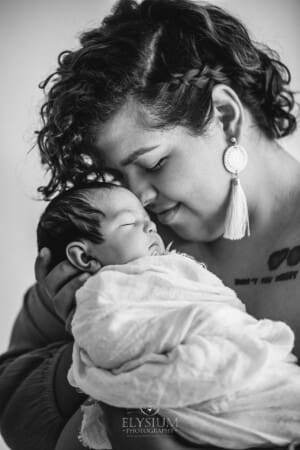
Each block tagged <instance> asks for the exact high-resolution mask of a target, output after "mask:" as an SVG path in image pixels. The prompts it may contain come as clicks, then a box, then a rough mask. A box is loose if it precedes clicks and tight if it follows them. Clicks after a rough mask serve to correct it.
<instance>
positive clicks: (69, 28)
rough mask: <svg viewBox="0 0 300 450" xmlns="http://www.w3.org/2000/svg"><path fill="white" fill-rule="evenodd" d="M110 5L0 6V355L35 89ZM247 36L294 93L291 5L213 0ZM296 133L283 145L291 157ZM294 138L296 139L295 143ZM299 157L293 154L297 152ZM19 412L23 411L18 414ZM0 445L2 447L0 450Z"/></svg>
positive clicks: (27, 251) (22, 228) (11, 297)
mask: <svg viewBox="0 0 300 450" xmlns="http://www.w3.org/2000/svg"><path fill="white" fill-rule="evenodd" d="M113 3H114V2H113V1H112V0H52V1H49V0H26V1H22V0H1V3H0V35H1V36H0V55H1V59H0V64H1V70H0V204H1V212H0V239H1V241H0V248H1V254H2V257H1V271H0V277H1V278H0V282H1V284H0V285H1V305H0V352H2V351H4V350H5V348H6V346H7V343H8V338H9V333H10V330H11V327H12V323H13V320H14V318H15V316H16V313H17V311H18V309H19V308H20V305H21V301H22V294H23V293H24V291H25V289H26V288H27V287H28V286H29V285H30V284H31V283H32V282H33V281H34V273H33V264H34V260H35V255H36V243H35V228H36V224H37V221H38V218H39V215H40V213H41V211H42V210H43V208H44V206H45V205H44V203H43V202H41V201H36V200H35V198H36V188H37V186H38V185H39V184H41V182H42V177H43V172H42V170H41V168H40V165H39V159H38V154H37V153H38V152H37V150H36V149H34V150H33V151H32V152H31V153H28V152H29V149H30V148H31V146H32V145H33V143H34V130H35V129H36V128H37V127H38V124H39V117H38V110H39V107H40V105H41V103H42V92H41V91H40V90H39V89H38V87H37V86H38V83H39V82H40V81H41V80H43V79H44V78H45V77H46V76H47V75H48V74H49V73H50V72H51V71H53V70H54V69H55V67H56V59H57V55H58V53H59V52H60V51H62V50H64V49H69V48H71V49H72V48H76V46H77V36H78V34H79V33H80V31H83V30H85V29H86V28H90V27H93V26H94V25H96V24H97V23H99V21H100V20H101V18H102V17H103V16H104V15H105V14H106V13H107V12H108V11H109V10H110V8H111V6H112V5H113ZM215 3H217V4H219V5H221V6H224V7H226V8H228V9H229V10H230V11H232V12H233V13H235V14H237V15H238V16H239V17H240V18H241V19H242V20H243V21H244V22H245V23H246V24H247V25H248V26H249V29H250V30H251V32H252V33H251V34H252V36H254V37H255V39H257V40H261V41H263V42H265V43H267V44H269V45H270V46H272V47H274V48H275V49H276V50H278V51H279V52H280V54H281V56H282V60H283V61H284V62H285V63H287V65H288V66H289V68H290V70H291V72H292V76H293V78H292V87H293V88H294V89H295V90H299V91H300V65H299V58H298V52H299V49H298V48H297V47H298V46H299V42H300V39H299V38H300V32H299V17H300V2H299V1H298V0H264V1H261V0H219V1H216V2H215ZM299 136H300V133H299V132H297V134H296V135H294V138H293V139H291V138H288V139H286V140H285V142H284V145H285V146H286V148H287V149H288V150H289V151H291V152H292V153H293V154H295V155H296V152H297V147H296V142H298V145H299ZM297 138H298V139H297ZM299 155H300V149H299ZM25 407H26V406H25ZM1 445H2V447H1ZM5 448H6V447H5V445H4V444H1V442H0V450H1V449H5Z"/></svg>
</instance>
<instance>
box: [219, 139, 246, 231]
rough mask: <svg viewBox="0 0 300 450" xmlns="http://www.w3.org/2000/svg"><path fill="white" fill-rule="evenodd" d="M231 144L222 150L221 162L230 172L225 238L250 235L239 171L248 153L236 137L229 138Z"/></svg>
mask: <svg viewBox="0 0 300 450" xmlns="http://www.w3.org/2000/svg"><path fill="white" fill-rule="evenodd" d="M231 143H232V145H231V146H230V147H228V148H227V149H226V150H225V152H224V157H223V163H224V167H225V169H226V170H227V171H228V172H229V173H231V174H232V179H231V186H230V198H229V203H228V208H227V212H226V218H225V232H224V235H223V237H224V238H225V239H231V240H237V239H242V238H243V237H244V236H245V235H247V236H250V226H249V213H248V206H247V199H246V195H245V192H244V190H243V188H242V186H241V182H240V179H239V177H238V175H239V173H240V172H242V171H243V170H244V169H245V167H246V165H247V162H248V155H247V152H246V150H245V149H244V147H242V146H241V145H238V144H237V142H236V138H234V137H233V138H231Z"/></svg>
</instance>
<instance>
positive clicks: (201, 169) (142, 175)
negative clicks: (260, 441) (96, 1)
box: [0, 0, 300, 450]
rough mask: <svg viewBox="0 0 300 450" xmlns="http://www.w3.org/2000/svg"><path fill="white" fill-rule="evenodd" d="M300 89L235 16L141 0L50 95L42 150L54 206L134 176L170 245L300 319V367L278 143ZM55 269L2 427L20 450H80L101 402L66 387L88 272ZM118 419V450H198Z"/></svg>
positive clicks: (284, 162)
mask: <svg viewBox="0 0 300 450" xmlns="http://www.w3.org/2000/svg"><path fill="white" fill-rule="evenodd" d="M289 78H290V77H289V72H288V69H287V68H286V67H285V66H284V65H283V64H282V63H281V62H280V61H279V60H278V57H277V56H276V55H275V54H272V53H270V52H269V51H268V50H267V49H262V48H258V47H256V46H255V45H254V44H253V42H252V41H251V40H250V38H249V36H248V34H247V31H246V30H245V28H244V27H243V26H242V25H241V23H240V22H239V21H237V20H236V19H235V18H234V17H232V16H230V15H228V14H227V13H225V12H224V11H222V10H221V9H218V8H215V7H213V6H209V5H198V6H197V5H196V4H195V3H192V2H190V1H189V0H176V1H173V0H157V1H155V0H144V1H143V2H142V3H141V4H140V5H138V4H136V3H135V2H133V1H129V0H125V1H122V2H120V4H119V5H118V7H117V8H116V9H115V10H114V12H113V13H112V15H110V16H108V17H106V19H105V20H104V22H103V24H102V26H101V27H100V28H97V29H94V30H91V31H89V32H87V33H85V34H83V35H82V38H81V46H80V48H79V49H78V50H77V51H74V52H64V53H63V54H61V56H60V61H59V67H58V70H57V72H56V73H55V74H54V75H52V76H50V77H49V78H48V79H47V80H46V81H45V82H44V83H43V87H44V88H46V87H48V86H49V91H48V94H47V95H48V97H47V102H46V103H45V105H44V107H43V108H42V117H43V120H44V126H43V127H42V129H41V130H40V131H39V133H38V144H39V148H40V151H41V155H42V161H43V163H44V164H45V165H46V167H48V169H49V170H50V175H51V178H50V182H49V184H48V185H47V186H45V187H44V188H42V189H41V192H42V193H43V194H44V196H45V198H50V197H51V196H52V195H54V194H55V192H57V191H58V190H61V189H65V188H66V187H68V186H69V185H72V184H76V183H79V182H81V181H82V180H84V179H86V178H91V177H101V175H102V174H105V173H107V172H108V171H109V172H110V173H111V174H114V175H115V176H118V177H121V178H122V179H123V181H124V183H125V184H126V185H127V186H128V187H129V188H130V189H131V190H132V191H133V192H134V193H135V194H136V195H137V196H138V197H139V198H140V199H141V200H142V202H143V204H144V205H145V206H146V207H147V208H148V209H149V211H150V212H151V213H153V215H154V216H155V218H156V220H157V222H158V224H161V230H160V232H163V233H164V236H165V239H166V241H168V240H170V239H172V240H173V241H174V247H176V248H177V249H178V250H179V251H183V252H186V253H189V254H191V255H193V256H194V257H195V258H196V259H198V260H199V261H204V262H205V263H206V264H207V265H208V267H209V269H210V270H211V271H213V272H215V273H216V274H217V275H218V276H219V277H221V278H222V280H223V281H224V283H225V284H227V285H228V286H230V287H233V288H234V289H235V290H236V291H237V293H238V296H239V297H240V298H241V299H242V300H243V301H244V303H245V304H246V307H247V310H248V312H249V313H251V314H253V315H255V316H256V317H258V318H263V317H268V318H271V319H275V320H276V319H280V320H284V321H285V322H287V323H288V324H289V325H290V326H291V327H292V328H293V330H294V332H295V335H296V342H295V353H296V354H297V355H298V356H300V322H299V317H300V314H299V312H300V311H299V310H300V306H299V302H297V292H298V290H299V286H300V282H299V279H300V278H299V277H298V270H299V263H300V246H299V240H300V231H299V221H300V217H299V215H300V212H299V211H300V208H299V205H300V187H299V183H298V180H299V176H300V164H299V163H297V162H296V161H295V160H294V159H292V158H291V157H290V156H289V155H288V154H287V153H286V152H285V151H284V150H283V149H282V148H281V147H280V145H279V144H278V142H277V141H276V140H275V139H276V138H280V137H282V136H286V135H288V134H290V133H292V132H293V131H294V129H295V128H296V119H295V116H294V115H293V107H294V97H293V94H292V93H291V91H290V90H289V88H288V83H289ZM51 82H52V85H51ZM50 261H51V255H50V254H49V252H48V251H47V249H44V251H43V252H42V254H41V255H40V256H39V257H38V259H37V263H36V275H37V285H36V286H34V287H33V288H32V289H31V290H30V291H29V292H28V293H27V296H26V297H25V305H24V308H23V310H22V311H21V313H20V315H19V317H18V319H17V322H16V324H15V327H14V331H13V335H12V339H11V347H10V351H9V352H8V353H7V354H5V355H3V357H2V361H1V370H2V377H1V384H0V389H1V400H2V401H1V405H2V407H1V430H2V433H3V435H4V438H5V439H6V440H7V442H8V444H9V445H10V446H11V447H12V448H16V449H19V448H22V449H23V450H24V449H26V448H31V449H34V448H44V449H47V448H49V449H52V448H54V447H55V444H56V442H57V439H58V436H59V435H60V439H59V441H58V443H57V448H58V449H62V448H75V446H76V445H77V440H76V436H74V429H76V428H77V429H78V424H79V422H80V412H79V411H78V407H79V405H80V404H81V403H82V402H83V401H84V398H85V397H84V396H83V395H82V394H79V393H76V392H74V391H73V390H72V389H71V388H70V386H68V385H67V381H66V378H65V376H66V372H67V370H68V368H69V366H70V360H71V349H72V336H70V334H68V332H67V331H66V330H65V321H66V320H67V318H69V317H70V314H69V313H70V311H71V309H72V305H73V302H74V293H75V291H76V289H78V287H79V286H81V285H82V284H83V282H84V281H85V280H86V278H87V276H88V275H87V274H78V272H77V271H76V270H75V269H74V268H72V267H70V266H69V265H68V264H67V263H66V262H63V263H62V264H60V265H59V266H57V267H55V268H54V269H52V270H51V271H49V270H48V269H47V267H48V266H49V265H50ZM57 316H58V317H60V323H59V324H58V321H57ZM67 322H68V320H67ZM67 328H68V327H67ZM21 340H22V341H23V343H22V345H21V344H20V341H21ZM17 386H19V388H18V389H17V390H16V387H17ZM37 399H38V400H37ZM24 403H25V404H26V407H27V409H28V411H30V413H29V412H28V414H25V413H24V409H23V405H24ZM106 414H107V420H108V430H109V431H110V435H111V439H112V442H113V444H114V447H115V448H122V449H125V448H130V449H133V448H134V445H136V446H137V448H140V447H141V443H142V446H143V447H145V448H152V449H159V448H162V449H164V450H165V449H167V448H172V449H176V448H194V447H193V445H191V444H189V443H187V442H183V441H182V440H179V438H178V437H177V436H176V435H175V434H173V435H170V436H168V435H165V436H153V437H151V438H150V437H149V438H144V439H143V441H141V440H140V438H139V439H138V440H132V439H130V440H128V439H126V436H125V437H124V433H123V434H122V431H121V430H120V427H121V420H122V417H124V415H125V414H126V411H124V410H116V409H114V408H109V407H107V411H106ZM71 416H72V418H71ZM70 418H71V420H70V421H69V422H68V419H70ZM35 420H36V425H34V422H35ZM67 422H68V424H67V426H66V427H65V428H64V425H65V424H66V423H67ZM20 424H22V425H23V427H24V430H25V431H22V432H21V431H20ZM63 428H64V431H63V432H62V433H61V431H62V430H63ZM27 430H28V432H27ZM75 433H76V432H75ZM72 439H73V441H72ZM71 442H72V443H71ZM74 442H76V443H74ZM147 445H148V447H147Z"/></svg>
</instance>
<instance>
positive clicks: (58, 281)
mask: <svg viewBox="0 0 300 450" xmlns="http://www.w3.org/2000/svg"><path fill="white" fill-rule="evenodd" d="M50 264H51V252H50V250H49V249H48V248H43V249H42V250H41V251H40V253H39V255H38V257H37V259H36V261H35V277H36V280H37V284H38V291H39V295H40V296H41V297H42V299H43V300H44V301H45V302H47V304H48V305H49V306H50V307H52V309H54V311H55V312H56V314H57V315H58V316H59V317H60V318H61V319H62V320H63V321H64V322H66V320H67V318H68V316H69V315H70V313H71V311H72V309H73V308H74V306H75V292H76V291H77V289H79V288H80V287H81V286H82V285H83V284H84V282H85V281H86V280H87V279H88V278H89V276H90V274H88V273H86V272H80V271H79V270H78V269H76V268H75V267H74V266H72V265H71V264H70V263H69V262H68V261H67V260H64V261H62V262H61V263H59V264H57V266H55V267H54V268H53V269H51V270H50Z"/></svg>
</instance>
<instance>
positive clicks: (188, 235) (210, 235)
mask: <svg viewBox="0 0 300 450" xmlns="http://www.w3.org/2000/svg"><path fill="white" fill-rule="evenodd" d="M172 229H173V231H175V233H176V234H177V235H178V236H179V237H180V238H182V239H184V240H185V241H194V242H203V243H208V242H214V241H216V240H217V239H219V238H220V237H221V236H222V233H221V232H218V231H217V230H206V229H204V228H203V227H200V226H199V225H198V226H197V227H196V226H194V227H192V226H187V225H186V224H183V223H182V224H180V223H177V224H174V225H173V226H172Z"/></svg>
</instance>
